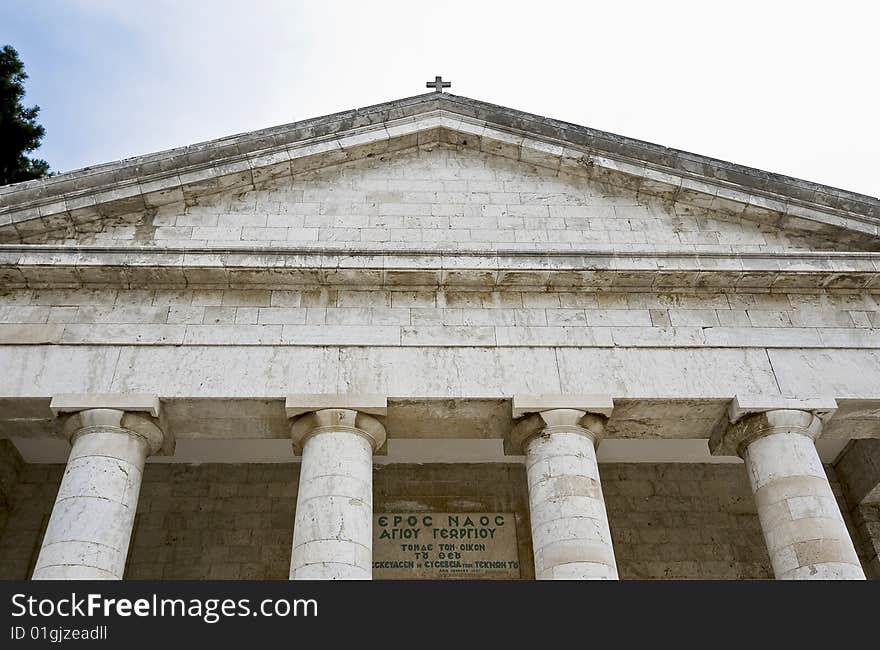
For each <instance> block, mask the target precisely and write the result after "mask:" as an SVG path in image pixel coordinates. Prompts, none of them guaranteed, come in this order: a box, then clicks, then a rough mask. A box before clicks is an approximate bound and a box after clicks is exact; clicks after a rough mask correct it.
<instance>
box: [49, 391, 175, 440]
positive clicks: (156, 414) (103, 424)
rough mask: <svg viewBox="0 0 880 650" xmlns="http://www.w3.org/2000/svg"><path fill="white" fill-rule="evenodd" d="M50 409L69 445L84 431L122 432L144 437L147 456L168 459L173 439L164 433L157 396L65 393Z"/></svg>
mask: <svg viewBox="0 0 880 650" xmlns="http://www.w3.org/2000/svg"><path fill="white" fill-rule="evenodd" d="M49 409H50V410H51V411H52V413H53V414H54V415H55V417H56V418H58V421H59V423H60V425H61V434H62V435H63V436H64V437H65V438H67V439H68V440H69V441H71V443H72V442H73V438H74V437H75V436H77V435H79V434H80V433H81V432H83V431H87V430H90V429H96V428H103V429H109V430H114V429H118V430H122V431H125V432H127V433H129V434H130V435H135V436H139V437H141V438H143V439H144V440H145V441H146V443H147V446H148V449H149V453H150V455H160V456H170V455H171V454H173V453H174V439H173V437H171V436H169V435H167V434H166V433H165V429H166V428H167V427H165V426H163V422H162V419H161V418H162V410H161V404H160V402H159V397H158V396H157V395H149V394H142V393H84V394H75V393H65V394H60V395H55V396H54V397H53V398H52V401H51V402H50V403H49Z"/></svg>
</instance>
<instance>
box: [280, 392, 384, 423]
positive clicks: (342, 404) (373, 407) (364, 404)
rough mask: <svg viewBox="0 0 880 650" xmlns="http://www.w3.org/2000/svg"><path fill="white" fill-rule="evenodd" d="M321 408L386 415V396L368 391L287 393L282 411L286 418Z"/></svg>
mask: <svg viewBox="0 0 880 650" xmlns="http://www.w3.org/2000/svg"><path fill="white" fill-rule="evenodd" d="M323 409H349V410H352V411H358V412H360V413H365V414H366V415H383V416H384V415H388V398H387V397H386V396H385V395H375V394H370V393H360V394H354V393H346V394H340V395H335V394H330V393H310V394H299V395H288V396H287V399H286V400H285V401H284V411H285V413H287V417H288V418H293V417H297V416H299V415H305V414H306V413H314V412H315V411H320V410H323Z"/></svg>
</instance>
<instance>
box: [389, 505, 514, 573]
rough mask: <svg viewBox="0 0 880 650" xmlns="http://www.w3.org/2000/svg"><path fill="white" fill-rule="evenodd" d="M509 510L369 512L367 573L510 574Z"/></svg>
mask: <svg viewBox="0 0 880 650" xmlns="http://www.w3.org/2000/svg"><path fill="white" fill-rule="evenodd" d="M519 577H520V571H519V553H518V549H517V544H516V520H515V519H514V515H513V513H512V512H417V513H416V512H408V513H401V512H381V513H376V514H374V515H373V578H375V579H377V580H382V579H386V580H400V579H449V578H452V579H455V578H459V579H464V578H475V579H496V580H498V579H516V578H519Z"/></svg>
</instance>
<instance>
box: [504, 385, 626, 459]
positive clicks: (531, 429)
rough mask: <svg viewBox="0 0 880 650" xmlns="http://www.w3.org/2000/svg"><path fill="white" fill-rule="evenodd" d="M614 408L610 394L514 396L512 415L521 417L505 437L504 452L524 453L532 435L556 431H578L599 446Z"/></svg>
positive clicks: (510, 453) (511, 453)
mask: <svg viewBox="0 0 880 650" xmlns="http://www.w3.org/2000/svg"><path fill="white" fill-rule="evenodd" d="M613 409H614V402H613V401H612V399H611V398H610V397H609V396H607V395H517V396H514V398H513V416H514V418H518V420H517V421H516V423H515V424H514V426H513V429H512V430H511V431H510V434H509V435H508V436H507V437H506V438H505V439H504V453H505V454H507V455H513V456H522V455H523V454H525V450H526V447H527V445H528V443H529V441H530V440H531V439H532V438H534V437H535V436H538V435H541V434H543V433H552V432H554V431H569V432H575V433H579V434H581V435H583V436H586V437H588V438H590V439H591V440H592V441H593V444H594V445H598V444H599V440H601V438H602V435H603V434H604V432H605V423H606V422H607V421H608V417H609V416H610V415H611V412H612V410H613Z"/></svg>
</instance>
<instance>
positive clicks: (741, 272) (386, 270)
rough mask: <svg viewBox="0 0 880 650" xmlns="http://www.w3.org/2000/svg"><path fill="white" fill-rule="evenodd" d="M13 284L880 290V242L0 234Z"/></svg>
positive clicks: (2, 270) (4, 266) (2, 276)
mask: <svg viewBox="0 0 880 650" xmlns="http://www.w3.org/2000/svg"><path fill="white" fill-rule="evenodd" d="M0 285H2V286H5V287H8V288H16V287H17V288H78V287H116V288H156V287H205V288H217V287H230V288H242V287H247V288H263V289H283V288H288V287H301V286H316V285H330V286H334V285H335V286H341V287H342V286H351V287H396V288H402V289H406V288H410V287H413V288H414V287H441V286H442V287H450V288H457V289H461V290H494V289H504V288H529V289H535V288H549V289H560V290H564V289H572V288H579V289H594V290H602V289H611V288H614V289H617V290H628V289H632V290H643V291H644V290H662V291H669V290H674V289H689V290H699V289H711V290H719V289H721V290H738V289H749V290H791V289H794V290H798V289H804V290H820V289H845V290H876V289H878V288H880V253H873V252H852V253H850V252H813V251H804V252H800V251H787V252H768V253H715V252H694V251H661V252H657V251H643V252H639V251H627V252H620V251H609V250H590V251H575V250H559V251H552V250H551V251H522V250H510V251H504V250H496V251H477V250H473V251H469V250H444V251H439V250H418V249H411V250H398V251H388V250H380V249H358V250H351V249H346V248H343V247H339V248H328V247H322V248H274V247H273V248H268V247H244V246H243V247H235V248H222V249H220V248H217V249H210V248H204V249H184V248H160V247H155V246H149V247H148V246H142V247H132V246H120V247H113V246H61V245H24V244H5V245H0Z"/></svg>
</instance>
